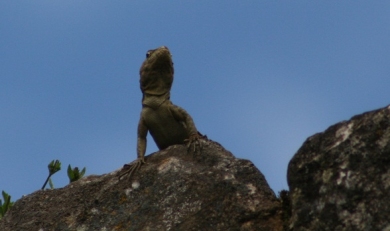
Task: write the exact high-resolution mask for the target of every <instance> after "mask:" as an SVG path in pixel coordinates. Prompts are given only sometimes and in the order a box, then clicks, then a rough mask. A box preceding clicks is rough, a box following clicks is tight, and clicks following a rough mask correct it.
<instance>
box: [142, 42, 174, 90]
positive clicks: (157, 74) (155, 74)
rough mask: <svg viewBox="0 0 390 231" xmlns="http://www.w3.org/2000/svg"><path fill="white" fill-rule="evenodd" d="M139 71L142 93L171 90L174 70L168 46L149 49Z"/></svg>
mask: <svg viewBox="0 0 390 231" xmlns="http://www.w3.org/2000/svg"><path fill="white" fill-rule="evenodd" d="M139 72H140V77H141V78H140V87H141V91H142V93H148V94H151V95H162V94H165V93H166V92H168V91H170V90H171V87H172V82H173V72H174V70H173V62H172V55H171V53H170V52H169V49H168V47H166V46H161V47H159V48H157V49H154V50H149V51H148V52H147V53H146V60H145V61H144V62H143V63H142V65H141V69H140V71H139Z"/></svg>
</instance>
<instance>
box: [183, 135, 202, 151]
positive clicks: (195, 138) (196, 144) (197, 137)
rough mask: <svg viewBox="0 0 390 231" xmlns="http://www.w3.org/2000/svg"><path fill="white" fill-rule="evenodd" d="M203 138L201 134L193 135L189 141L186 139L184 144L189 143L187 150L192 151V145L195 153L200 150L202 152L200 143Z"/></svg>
mask: <svg viewBox="0 0 390 231" xmlns="http://www.w3.org/2000/svg"><path fill="white" fill-rule="evenodd" d="M202 138H203V136H202V135H200V134H199V133H196V134H192V135H190V137H189V138H188V139H185V140H184V142H185V143H187V150H190V148H191V145H193V146H194V152H195V151H196V150H197V149H198V150H202V144H201V142H200V139H202Z"/></svg>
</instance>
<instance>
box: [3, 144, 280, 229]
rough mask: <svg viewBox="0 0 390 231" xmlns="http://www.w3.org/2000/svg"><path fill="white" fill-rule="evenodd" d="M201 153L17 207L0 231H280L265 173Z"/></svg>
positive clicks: (38, 195) (39, 194) (218, 151)
mask: <svg viewBox="0 0 390 231" xmlns="http://www.w3.org/2000/svg"><path fill="white" fill-rule="evenodd" d="M202 144H203V149H202V151H201V153H192V152H189V153H187V148H186V147H185V146H184V145H174V146H171V147H169V148H167V149H165V150H162V151H159V152H157V153H154V154H152V155H149V156H147V157H146V162H147V164H146V165H143V166H142V168H141V170H140V171H138V172H136V173H135V174H134V175H133V176H132V178H131V179H130V180H129V179H127V178H126V177H125V178H123V179H121V180H118V177H117V176H118V174H119V173H120V171H121V170H118V171H115V172H112V173H109V174H105V175H101V176H88V177H85V178H82V179H81V180H78V181H76V182H73V183H71V184H69V185H68V186H66V187H64V188H60V189H54V190H44V191H36V192H34V193H32V194H30V195H28V196H25V197H23V198H21V199H20V200H18V201H16V202H15V204H14V206H13V207H12V208H11V210H9V211H8V212H7V214H6V215H5V217H4V218H3V219H2V220H0V230H2V231H15V230H17V231H30V230H35V231H38V230H41V231H49V230H64V231H65V230H83V231H89V230H91V231H92V230H93V231H96V230H99V231H103V230H137V231H138V230H264V231H269V230H282V226H283V225H282V223H283V222H282V221H281V204H280V202H279V200H278V199H277V198H276V197H275V195H274V193H273V191H272V190H271V189H270V188H269V186H268V184H267V182H266V180H265V178H264V176H263V174H262V173H261V172H260V171H259V170H258V169H256V167H255V166H254V165H253V164H252V163H251V162H250V161H248V160H242V159H236V158H235V157H234V156H233V155H232V154H231V153H230V152H228V151H226V150H225V149H224V148H223V147H222V146H220V145H219V144H217V143H215V142H212V141H202Z"/></svg>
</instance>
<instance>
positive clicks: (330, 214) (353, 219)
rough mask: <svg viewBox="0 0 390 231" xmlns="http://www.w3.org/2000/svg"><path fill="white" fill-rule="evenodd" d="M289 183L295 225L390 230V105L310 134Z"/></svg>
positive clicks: (294, 162)
mask: <svg viewBox="0 0 390 231" xmlns="http://www.w3.org/2000/svg"><path fill="white" fill-rule="evenodd" d="M288 184H289V187H290V195H291V200H292V218H291V224H290V227H291V229H292V230H299V231H301V230H302V231H304V230H308V231H309V230H310V231H313V230H329V231H338V230H383V231H390V199H389V198H390V106H388V107H386V108H383V109H380V110H376V111H371V112H367V113H364V114H362V115H358V116H355V117H353V118H352V119H350V120H349V121H344V122H341V123H338V124H336V125H333V126H331V127H329V128H328V129H327V130H326V131H325V132H323V133H319V134H316V135H314V136H312V137H309V138H308V139H307V140H306V141H305V143H304V144H303V146H302V147H301V148H300V149H299V150H298V152H297V153H296V154H295V156H294V157H293V158H292V160H291V161H290V163H289V166H288Z"/></svg>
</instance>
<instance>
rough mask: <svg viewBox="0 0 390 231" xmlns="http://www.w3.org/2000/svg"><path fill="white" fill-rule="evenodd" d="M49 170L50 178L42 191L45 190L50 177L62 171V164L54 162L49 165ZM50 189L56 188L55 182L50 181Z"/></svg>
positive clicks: (57, 161)
mask: <svg viewBox="0 0 390 231" xmlns="http://www.w3.org/2000/svg"><path fill="white" fill-rule="evenodd" d="M47 168H48V169H49V176H48V177H47V179H46V181H45V183H44V184H43V186H42V189H44V188H45V187H46V184H47V182H48V181H49V180H50V177H51V176H52V175H53V174H54V173H56V172H58V171H60V170H61V162H60V161H59V160H55V161H54V160H52V161H51V162H50V163H49V165H48V166H47ZM50 188H54V186H53V182H51V180H50Z"/></svg>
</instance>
